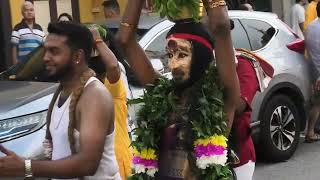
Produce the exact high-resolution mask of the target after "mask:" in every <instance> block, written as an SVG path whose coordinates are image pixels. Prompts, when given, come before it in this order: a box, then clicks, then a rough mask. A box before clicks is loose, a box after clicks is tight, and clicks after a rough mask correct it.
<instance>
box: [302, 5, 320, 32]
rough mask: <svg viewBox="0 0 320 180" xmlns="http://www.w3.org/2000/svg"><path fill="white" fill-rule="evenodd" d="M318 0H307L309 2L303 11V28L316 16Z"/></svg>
mask: <svg viewBox="0 0 320 180" xmlns="http://www.w3.org/2000/svg"><path fill="white" fill-rule="evenodd" d="M318 2H319V0H309V4H308V6H307V8H306V12H305V21H304V28H303V29H304V30H306V29H307V28H308V26H309V24H310V23H311V22H312V21H313V20H315V19H316V18H317V10H316V9H317V3H318Z"/></svg>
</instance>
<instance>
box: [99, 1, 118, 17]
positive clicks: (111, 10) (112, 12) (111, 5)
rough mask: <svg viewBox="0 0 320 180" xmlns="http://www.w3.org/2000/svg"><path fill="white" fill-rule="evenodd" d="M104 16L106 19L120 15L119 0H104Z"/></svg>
mask: <svg viewBox="0 0 320 180" xmlns="http://www.w3.org/2000/svg"><path fill="white" fill-rule="evenodd" d="M102 5H103V11H104V17H105V18H106V19H110V18H116V17H119V16H120V6H119V4H118V2H117V0H104V1H103V3H102Z"/></svg>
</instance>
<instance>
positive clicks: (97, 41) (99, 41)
mask: <svg viewBox="0 0 320 180" xmlns="http://www.w3.org/2000/svg"><path fill="white" fill-rule="evenodd" d="M103 42H104V41H103V40H102V39H100V38H98V39H96V40H94V44H99V43H103Z"/></svg>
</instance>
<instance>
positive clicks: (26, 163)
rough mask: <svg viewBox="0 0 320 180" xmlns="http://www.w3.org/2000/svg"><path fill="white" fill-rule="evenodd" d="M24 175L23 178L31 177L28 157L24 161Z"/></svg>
mask: <svg viewBox="0 0 320 180" xmlns="http://www.w3.org/2000/svg"><path fill="white" fill-rule="evenodd" d="M24 177H25V179H33V175H32V167H31V160H30V159H28V160H25V161H24Z"/></svg>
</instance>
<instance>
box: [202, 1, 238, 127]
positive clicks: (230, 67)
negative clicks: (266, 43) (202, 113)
mask: <svg viewBox="0 0 320 180" xmlns="http://www.w3.org/2000/svg"><path fill="white" fill-rule="evenodd" d="M209 1H210V0H203V3H204V5H205V7H206V11H207V14H208V18H209V30H210V33H211V34H212V35H213V37H214V38H215V55H216V60H217V67H218V71H219V76H220V78H221V82H222V83H223V86H224V90H225V92H224V93H225V112H226V114H227V119H228V130H229V131H230V129H231V127H232V122H233V119H234V112H235V109H236V105H237V104H238V100H239V98H240V90H239V82H238V77H237V74H236V65H235V55H234V50H233V45H232V41H231V34H230V21H229V16H228V11H227V8H226V6H218V7H213V6H211V5H212V4H213V3H214V2H223V1H221V0H219V1H217V0H213V1H211V2H209ZM210 6H211V7H210Z"/></svg>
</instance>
